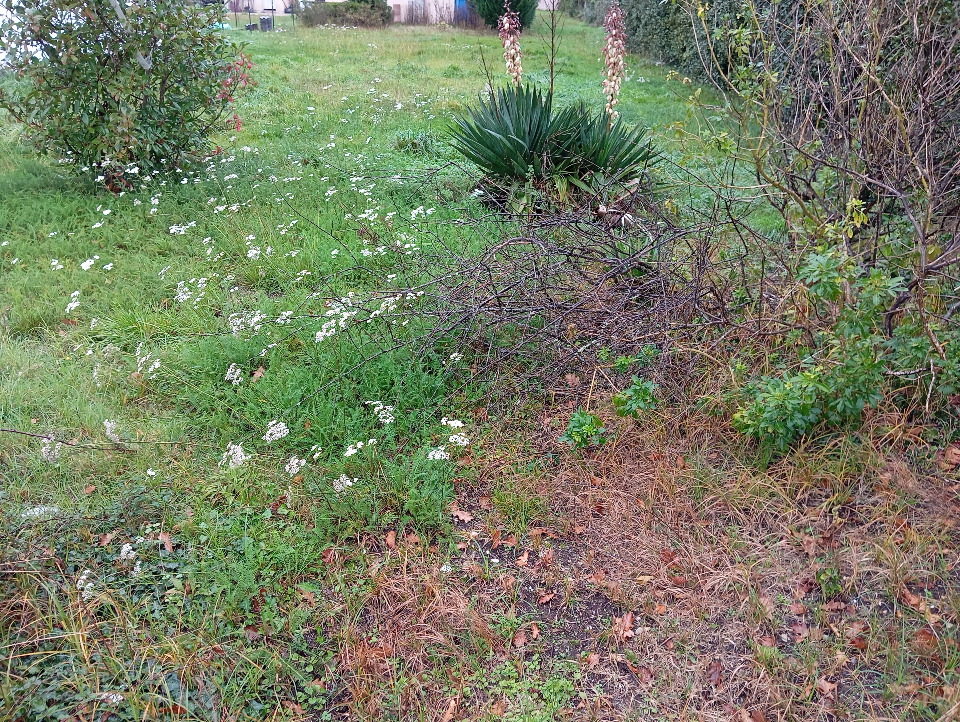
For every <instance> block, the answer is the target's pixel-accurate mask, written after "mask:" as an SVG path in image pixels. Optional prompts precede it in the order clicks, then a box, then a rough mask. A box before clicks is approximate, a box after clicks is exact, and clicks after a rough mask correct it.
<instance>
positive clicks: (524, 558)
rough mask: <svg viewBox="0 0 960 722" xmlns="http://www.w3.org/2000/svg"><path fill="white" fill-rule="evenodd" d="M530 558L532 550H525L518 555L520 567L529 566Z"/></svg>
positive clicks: (517, 562)
mask: <svg viewBox="0 0 960 722" xmlns="http://www.w3.org/2000/svg"><path fill="white" fill-rule="evenodd" d="M529 560H530V551H529V550H524V552H523V554H521V555H520V556H518V557H517V561H516V565H517V566H518V567H525V566H527V562H528V561H529Z"/></svg>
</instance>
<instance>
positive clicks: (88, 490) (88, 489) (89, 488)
mask: <svg viewBox="0 0 960 722" xmlns="http://www.w3.org/2000/svg"><path fill="white" fill-rule="evenodd" d="M96 490H97V487H96V485H94V484H90V485H89V486H85V487H83V493H84V494H92V493H93V492H95V491H96Z"/></svg>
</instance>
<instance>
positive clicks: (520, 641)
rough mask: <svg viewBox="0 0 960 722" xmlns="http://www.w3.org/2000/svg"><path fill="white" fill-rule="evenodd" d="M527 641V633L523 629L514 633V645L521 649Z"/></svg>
mask: <svg viewBox="0 0 960 722" xmlns="http://www.w3.org/2000/svg"><path fill="white" fill-rule="evenodd" d="M526 643H527V633H526V632H525V631H523V630H522V629H518V630H517V633H516V634H514V635H513V646H514V647H516V648H517V649H519V648H520V647H522V646H523V645H525V644H526Z"/></svg>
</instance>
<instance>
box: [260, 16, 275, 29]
mask: <svg viewBox="0 0 960 722" xmlns="http://www.w3.org/2000/svg"><path fill="white" fill-rule="evenodd" d="M260 29H261V30H262V31H263V32H267V31H268V30H273V18H271V17H265V16H263V15H261V16H260Z"/></svg>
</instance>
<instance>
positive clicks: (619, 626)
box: [610, 612, 636, 643]
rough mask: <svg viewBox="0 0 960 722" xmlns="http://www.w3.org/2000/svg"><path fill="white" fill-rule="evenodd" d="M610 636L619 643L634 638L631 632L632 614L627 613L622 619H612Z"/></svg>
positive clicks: (634, 634)
mask: <svg viewBox="0 0 960 722" xmlns="http://www.w3.org/2000/svg"><path fill="white" fill-rule="evenodd" d="M610 636H612V637H613V638H614V639H615V640H617V641H618V642H621V643H622V642H626V641H627V640H628V639H631V638H632V637H634V636H636V633H635V632H634V631H633V612H627V613H626V614H624V615H623V616H622V617H614V618H613V626H612V627H611V629H610Z"/></svg>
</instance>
